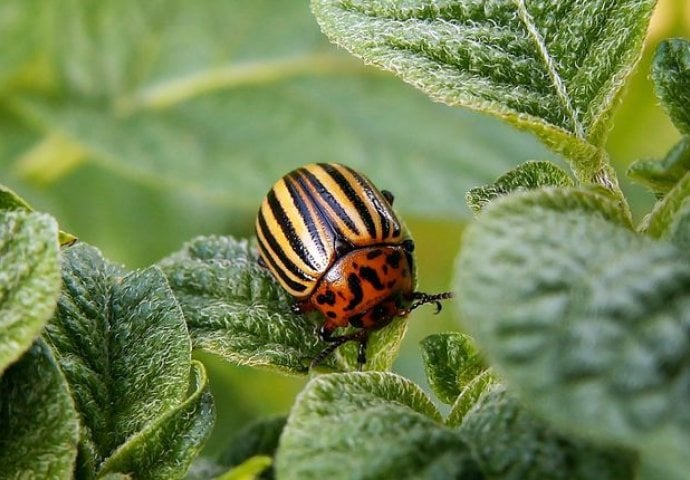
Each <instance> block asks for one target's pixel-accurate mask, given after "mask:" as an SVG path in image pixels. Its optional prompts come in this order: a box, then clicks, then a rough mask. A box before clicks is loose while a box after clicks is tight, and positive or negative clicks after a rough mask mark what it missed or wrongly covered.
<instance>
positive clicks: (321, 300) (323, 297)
mask: <svg viewBox="0 0 690 480" xmlns="http://www.w3.org/2000/svg"><path fill="white" fill-rule="evenodd" d="M316 303H318V304H319V305H324V304H325V305H330V306H333V305H335V294H334V293H333V291H332V290H328V291H327V292H326V293H320V294H319V295H317V296H316Z"/></svg>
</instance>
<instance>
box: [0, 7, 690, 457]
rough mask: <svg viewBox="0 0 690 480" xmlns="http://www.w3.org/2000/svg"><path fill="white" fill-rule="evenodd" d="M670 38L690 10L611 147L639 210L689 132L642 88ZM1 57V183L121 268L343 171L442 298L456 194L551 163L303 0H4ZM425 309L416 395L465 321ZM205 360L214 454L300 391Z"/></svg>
mask: <svg viewBox="0 0 690 480" xmlns="http://www.w3.org/2000/svg"><path fill="white" fill-rule="evenodd" d="M670 36H683V37H689V36H690V4H689V2H687V0H660V1H659V5H658V7H657V11H656V13H655V16H654V18H653V21H652V26H651V28H650V33H649V38H648V41H647V44H646V47H645V53H644V57H643V59H642V61H641V62H640V65H639V67H638V69H637V71H636V73H635V74H634V77H633V78H631V80H630V81H629V84H628V88H627V90H626V93H625V95H624V96H623V99H622V105H621V107H620V108H619V109H618V111H617V114H616V117H615V124H614V129H613V130H612V131H611V135H610V140H609V145H608V146H609V151H610V154H611V157H612V159H613V161H614V163H615V166H616V168H617V169H618V171H619V172H620V173H621V177H620V180H621V182H622V183H623V187H624V190H625V192H626V193H627V194H628V196H629V198H630V201H631V203H632V205H633V209H634V212H635V214H636V215H637V216H638V217H640V216H641V215H642V214H643V213H644V212H645V211H647V210H648V209H649V208H650V206H651V205H652V202H653V199H652V198H651V196H649V195H647V194H646V193H645V192H644V191H643V190H642V189H641V188H639V187H636V186H633V185H630V184H629V183H628V182H627V181H626V180H625V177H624V175H623V172H624V171H625V168H626V166H627V165H628V164H629V163H630V162H632V161H633V160H636V159H639V158H656V157H661V156H663V154H664V153H665V152H666V150H667V149H668V148H669V147H670V146H671V145H672V144H673V143H674V142H675V140H676V139H677V138H678V133H677V132H676V131H675V129H674V128H673V126H672V125H671V123H670V121H669V120H668V118H667V117H666V115H665V114H664V112H663V111H662V110H661V109H660V108H659V106H658V105H657V102H656V100H655V97H654V94H653V89H652V86H651V83H650V81H649V65H650V57H651V53H652V52H653V50H654V48H655V45H656V44H657V43H658V41H659V40H660V39H663V38H667V37H670ZM0 46H1V47H0V48H1V50H0V52H1V53H0V183H2V184H5V185H7V186H9V187H10V188H12V189H14V190H16V191H17V192H18V193H19V194H20V195H22V196H23V197H24V198H26V199H27V200H28V201H29V202H30V203H31V204H32V205H33V206H34V207H35V208H36V209H38V210H42V211H46V212H49V213H51V214H53V215H54V216H55V217H57V219H58V220H59V222H60V223H61V226H62V228H63V229H64V230H67V231H69V232H71V233H74V234H75V235H77V236H78V237H79V238H81V239H82V240H83V241H86V242H88V243H90V244H92V245H94V246H97V247H98V248H100V249H101V250H102V251H103V253H104V255H105V256H106V257H107V258H109V259H111V260H113V261H116V262H120V263H123V264H125V265H126V266H127V267H129V268H137V267H141V266H146V265H149V264H151V263H154V262H156V261H157V260H159V259H160V258H162V257H164V256H166V255H168V254H170V253H172V252H173V251H175V250H177V249H179V248H180V247H181V245H182V244H183V243H184V242H185V241H187V240H189V239H191V238H193V237H195V236H197V235H206V234H229V235H235V236H239V237H243V236H249V235H252V228H253V227H252V225H253V220H254V214H255V213H256V210H257V208H258V205H259V202H260V201H261V199H262V197H263V195H264V194H265V193H266V191H267V190H268V188H269V187H270V186H271V185H272V184H273V182H274V181H275V180H276V179H277V178H278V177H280V176H281V175H282V174H283V173H285V172H287V171H289V170H290V169H292V168H295V167H297V166H300V165H301V164H304V163H307V162H311V161H329V162H331V161H335V162H343V163H346V164H349V165H351V166H353V167H355V168H357V169H359V170H360V171H362V172H364V173H365V174H367V175H368V176H369V177H370V178H371V179H372V180H373V181H374V183H376V184H377V185H378V186H379V187H380V188H386V189H389V190H391V191H393V192H394V193H395V194H396V207H397V209H398V210H399V212H400V213H401V214H402V216H403V217H404V219H405V220H406V222H407V224H408V227H409V228H410V229H411V230H412V233H413V235H414V237H415V239H416V241H417V246H418V251H417V258H418V262H419V272H420V278H419V282H420V289H422V290H423V291H429V292H435V291H440V290H444V289H447V288H448V285H449V280H450V266H451V264H452V262H453V258H454V257H455V255H456V253H457V249H458V246H459V243H460V236H461V233H462V229H463V225H464V224H465V223H466V222H468V221H470V212H469V210H468V209H467V207H466V206H465V205H464V193H465V192H466V191H467V190H468V189H469V188H471V187H473V186H476V185H480V184H484V183H487V182H490V181H492V180H494V179H495V178H496V177H497V176H499V175H500V174H502V173H503V172H505V171H506V170H507V169H509V168H511V167H512V166H514V165H516V164H518V163H521V162H523V161H525V160H529V159H551V160H555V161H559V162H560V160H559V159H558V158H556V157H555V156H554V155H553V154H551V153H550V152H548V151H547V150H546V149H545V148H544V147H542V146H541V145H540V144H539V143H538V142H537V141H536V140H534V139H533V138H532V137H530V136H529V135H527V134H524V133H521V132H516V131H514V130H513V129H511V128H509V127H507V126H505V125H503V124H502V123H500V122H499V121H497V120H494V119H492V118H487V117H485V116H483V115H480V114H476V113H473V112H468V111H463V110H459V109H452V108H449V107H445V106H443V105H439V104H433V103H432V102H431V101H429V100H427V99H426V98H425V97H424V96H423V95H422V94H420V93H418V92H416V91H415V90H414V89H412V88H411V87H408V86H406V85H404V84H402V82H400V81H398V80H397V79H396V78H394V77H392V76H391V75H388V74H385V73H382V72H379V71H376V70H374V69H370V68H368V67H365V66H363V65H361V64H360V63H359V62H358V61H357V60H355V59H353V58H351V57H350V56H349V55H348V54H346V53H345V52H343V51H342V50H338V49H337V48H335V47H333V46H331V45H330V44H329V43H328V42H327V41H326V40H325V38H324V37H323V35H322V34H321V33H320V31H319V29H318V26H317V25H316V23H315V21H314V19H313V17H312V16H311V13H310V10H309V4H308V2H307V1H306V0H302V1H291V2H276V1H275V0H274V1H268V0H265V1H260V0H254V1H252V2H246V1H241V0H233V1H229V0H199V1H197V2H189V1H186V0H149V1H147V2H139V1H134V0H102V1H99V2H93V1H89V0H60V1H55V0H3V1H2V2H1V3H0ZM561 163H562V162H561ZM432 311H433V308H428V309H426V310H422V309H420V310H419V311H416V312H415V314H414V315H413V316H412V317H411V318H410V322H409V332H408V335H407V337H406V339H405V342H404V344H403V350H402V352H401V355H400V357H399V359H398V361H397V363H396V368H395V369H396V371H397V372H399V373H401V374H402V375H405V376H407V377H409V378H412V379H413V380H415V381H416V382H418V383H420V384H422V385H424V386H425V385H426V382H425V380H424V374H423V368H422V363H421V356H420V350H419V346H418V344H419V340H421V339H422V338H423V337H424V336H426V335H428V334H430V333H434V332H439V331H446V330H453V329H456V328H457V327H456V325H455V323H454V321H453V319H452V308H446V309H445V310H444V312H442V313H441V314H440V315H438V316H434V315H432ZM202 358H203V359H204V361H205V362H206V364H207V366H208V369H209V373H210V376H211V384H212V389H213V392H214V395H215V398H216V403H217V406H218V412H219V415H218V421H217V424H216V429H215V431H214V434H213V437H212V439H211V441H210V443H209V445H208V447H207V448H208V451H209V452H213V451H217V450H218V449H219V448H221V447H222V446H223V444H224V443H225V442H227V440H228V438H229V437H230V436H231V435H232V433H233V432H234V431H236V430H237V429H238V428H239V427H241V426H242V425H244V424H245V423H247V422H248V421H250V420H252V419H254V418H256V417H259V416H262V415H266V414H270V413H287V411H288V409H289V408H290V405H291V404H292V402H293V400H294V396H295V395H296V394H297V392H298V391H299V390H300V388H301V387H302V386H303V384H304V382H305V379H302V378H289V377H284V376H280V375H277V374H274V373H270V372H264V371H259V370H255V369H250V368H245V367H235V366H231V365H228V364H225V363H223V362H221V361H218V360H216V359H214V358H211V357H208V356H203V357H202Z"/></svg>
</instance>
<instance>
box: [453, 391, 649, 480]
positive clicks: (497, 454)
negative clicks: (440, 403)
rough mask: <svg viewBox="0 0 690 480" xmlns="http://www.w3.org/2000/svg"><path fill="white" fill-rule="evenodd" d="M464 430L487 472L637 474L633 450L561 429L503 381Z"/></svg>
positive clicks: (535, 479) (508, 475) (592, 478)
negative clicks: (542, 417) (532, 410)
mask: <svg viewBox="0 0 690 480" xmlns="http://www.w3.org/2000/svg"><path fill="white" fill-rule="evenodd" d="M460 432H461V433H462V435H463V437H464V438H465V440H466V441H467V443H468V444H469V445H472V451H473V452H474V453H475V455H476V457H475V458H476V459H477V461H478V462H479V464H480V466H481V468H482V471H483V472H484V474H485V475H486V477H487V478H500V479H501V480H543V479H549V480H620V479H626V478H628V479H630V478H635V477H636V470H637V468H636V467H637V462H636V459H635V455H633V454H632V453H629V452H627V451H623V450H620V449H611V448H608V449H604V448H602V447H597V446H595V445H593V444H590V443H587V442H585V441H581V440H576V439H572V438H570V437H567V436H565V435H562V434H559V433H558V432H556V431H554V430H553V429H552V428H550V427H549V426H548V425H547V424H546V423H545V422H543V421H541V420H539V419H537V418H535V417H534V416H533V415H531V414H530V413H529V412H527V411H526V410H525V409H524V408H523V407H522V406H521V405H520V404H519V403H518V402H517V401H516V400H515V399H514V398H513V397H512V396H511V395H509V394H508V393H507V392H506V391H505V389H503V388H502V387H495V388H494V389H493V390H492V391H491V392H489V393H487V394H486V395H484V396H483V397H482V398H481V399H480V400H479V402H478V403H477V404H476V405H475V406H474V408H473V409H472V410H470V412H469V413H468V414H467V416H466V417H465V420H464V421H463V423H462V426H461V427H460Z"/></svg>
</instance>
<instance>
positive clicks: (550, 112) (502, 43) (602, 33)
mask: <svg viewBox="0 0 690 480" xmlns="http://www.w3.org/2000/svg"><path fill="white" fill-rule="evenodd" d="M655 3H656V2H655V1H654V0H623V1H619V2H615V4H614V3H607V2H544V1H529V2H525V1H524V0H520V1H513V0H510V1H509V0H492V1H488V2H475V1H469V0H454V1H446V2H440V1H436V0H424V1H422V0H418V1H410V2H385V1H380V0H312V8H313V10H314V13H315V15H316V17H317V20H318V21H319V24H320V25H321V28H322V29H323V31H324V32H325V33H326V35H328V37H329V38H330V39H331V40H332V41H334V42H335V43H337V44H338V45H340V46H342V47H345V48H346V49H348V50H349V51H350V52H351V53H352V54H354V55H355V56H357V57H360V58H362V59H364V61H365V62H366V63H369V64H373V65H376V66H378V67H381V68H384V69H386V70H390V71H392V72H393V73H395V74H396V75H398V76H400V77H401V78H402V79H403V80H405V81H406V82H408V83H410V84H412V85H414V86H415V87H417V88H419V89H421V90H422V91H424V92H425V93H426V94H428V95H429V96H431V97H432V98H433V99H434V100H437V101H440V102H444V103H446V104H448V105H458V106H464V107H469V108H472V109H475V110H479V111H482V112H486V113H490V114H492V115H496V116H498V117H500V118H502V119H504V120H506V121H508V122H510V123H512V124H513V125H516V126H518V127H520V128H524V129H528V130H530V131H532V132H533V133H535V134H536V135H538V136H539V137H540V138H541V139H542V140H543V141H544V142H545V143H546V144H547V145H549V146H550V147H551V148H553V149H554V150H555V151H557V152H559V153H563V154H564V155H565V156H566V157H568V158H570V159H571V160H572V161H573V166H574V168H575V170H576V173H577V176H578V178H579V179H580V180H582V181H592V180H593V178H594V177H595V176H596V175H597V174H599V173H601V172H600V171H601V170H602V168H604V167H605V158H604V157H603V154H602V152H601V150H599V149H600V147H601V146H602V145H603V144H604V141H605V139H606V134H607V131H608V129H609V127H610V118H611V110H612V107H613V106H614V105H615V100H616V98H617V97H618V94H619V92H620V90H621V87H622V86H623V83H624V81H625V79H626V78H627V77H628V75H629V73H630V72H631V70H632V68H633V66H634V65H635V63H636V62H637V60H638V58H639V56H640V51H641V47H642V41H643V39H644V36H645V32H646V30H647V25H648V23H649V18H650V16H651V13H652V9H653V7H654V4H655ZM607 173H610V172H607Z"/></svg>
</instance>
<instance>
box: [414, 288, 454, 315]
mask: <svg viewBox="0 0 690 480" xmlns="http://www.w3.org/2000/svg"><path fill="white" fill-rule="evenodd" d="M413 298H414V299H415V300H416V302H414V303H413V304H412V305H410V306H409V307H408V308H407V309H405V311H404V312H403V313H404V314H405V315H407V314H409V313H410V312H411V311H412V310H414V309H415V308H417V307H421V306H422V305H426V304H427V303H434V304H435V305H436V312H434V314H437V313H438V312H440V311H441V308H442V305H441V302H440V300H448V299H451V298H453V292H443V293H436V294H434V295H429V294H428V293H422V292H415V293H414V297H413Z"/></svg>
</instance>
